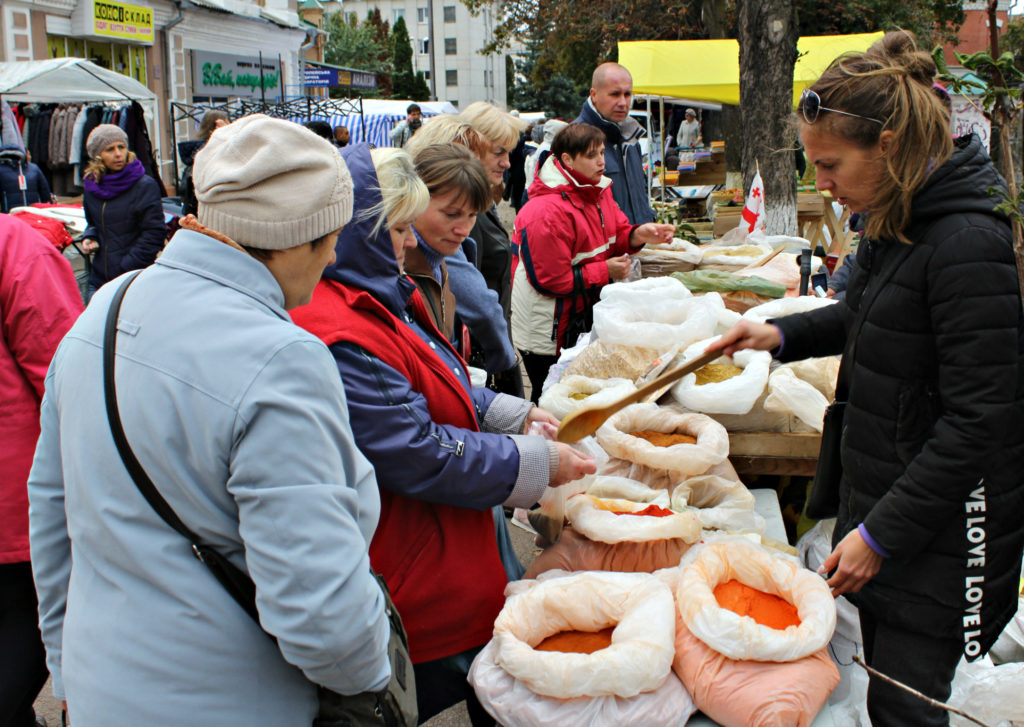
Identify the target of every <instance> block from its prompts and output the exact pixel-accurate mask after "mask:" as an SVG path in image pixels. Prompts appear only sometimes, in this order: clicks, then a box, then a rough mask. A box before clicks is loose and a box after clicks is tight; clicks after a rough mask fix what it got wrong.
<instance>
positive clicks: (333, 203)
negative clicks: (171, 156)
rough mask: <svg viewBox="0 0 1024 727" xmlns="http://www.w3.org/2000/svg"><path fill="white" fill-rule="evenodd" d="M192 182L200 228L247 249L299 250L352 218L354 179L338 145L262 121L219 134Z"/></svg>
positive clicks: (253, 119) (201, 156) (256, 118)
mask: <svg viewBox="0 0 1024 727" xmlns="http://www.w3.org/2000/svg"><path fill="white" fill-rule="evenodd" d="M192 181H193V183H194V184H195V189H196V199H197V200H198V201H199V214H198V215H197V217H198V218H199V222H200V223H202V224H204V225H206V226H207V227H209V228H210V229H211V230H214V231H216V232H220V233H221V234H224V235H227V236H228V237H230V238H231V239H232V240H234V241H235V242H237V243H239V244H240V245H245V246H246V247H255V248H260V249H263V250H285V249H287V248H290V247H296V246H298V245H302V244H303V243H306V242H311V241H313V240H317V239H319V238H321V237H323V236H324V235H327V234H328V233H331V232H333V231H335V230H339V229H341V228H342V227H344V226H345V225H346V224H348V221H349V220H350V219H351V218H352V175H351V174H349V171H348V167H347V166H346V165H345V161H344V160H343V159H342V158H341V155H340V154H338V150H337V149H336V148H335V147H334V144H332V143H331V142H329V141H327V140H325V139H321V138H320V137H319V136H317V135H316V134H314V133H313V132H312V131H310V130H309V129H305V128H303V127H301V126H299V125H298V124H296V123H293V122H291V121H284V120H283V119H274V118H270V117H269V116H264V115H262V114H254V115H252V116H245V117H242V118H241V119H238V120H237V121H234V122H232V123H230V124H228V125H227V126H223V127H221V128H220V129H217V131H215V132H214V133H213V135H211V136H210V140H209V141H208V142H206V146H204V147H203V148H202V150H201V151H200V152H199V153H198V154H197V155H196V161H195V165H194V166H193V169H192Z"/></svg>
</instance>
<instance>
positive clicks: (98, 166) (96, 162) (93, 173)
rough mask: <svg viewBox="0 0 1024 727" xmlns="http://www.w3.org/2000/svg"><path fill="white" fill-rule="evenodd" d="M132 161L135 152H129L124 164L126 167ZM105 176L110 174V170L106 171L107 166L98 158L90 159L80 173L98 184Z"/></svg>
mask: <svg viewBox="0 0 1024 727" xmlns="http://www.w3.org/2000/svg"><path fill="white" fill-rule="evenodd" d="M133 161H135V152H133V151H131V150H129V151H128V154H127V156H125V159H124V164H125V166H128V165H129V164H131V163H132V162H133ZM106 174H110V170H109V169H107V165H106V164H104V163H103V160H102V159H100V158H99V157H93V158H92V159H90V160H89V163H88V164H87V165H86V166H85V171H84V172H82V176H83V177H89V179H91V180H92V181H94V182H99V181H100V180H101V179H103V177H104V175H106Z"/></svg>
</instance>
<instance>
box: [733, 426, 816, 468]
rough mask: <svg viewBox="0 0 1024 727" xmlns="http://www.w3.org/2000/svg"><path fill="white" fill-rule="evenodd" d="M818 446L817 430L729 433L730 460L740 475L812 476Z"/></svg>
mask: <svg viewBox="0 0 1024 727" xmlns="http://www.w3.org/2000/svg"><path fill="white" fill-rule="evenodd" d="M820 449H821V435H820V434H792V433H784V432H778V433H776V432H730V433H729V461H730V462H732V466H733V467H735V468H736V472H737V473H739V474H741V475H800V476H804V477H813V476H814V470H815V468H816V467H817V466H818V451H819V450H820Z"/></svg>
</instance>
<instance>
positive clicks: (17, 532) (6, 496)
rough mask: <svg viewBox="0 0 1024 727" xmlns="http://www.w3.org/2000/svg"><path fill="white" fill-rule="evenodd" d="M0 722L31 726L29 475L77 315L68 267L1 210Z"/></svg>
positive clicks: (39, 659) (34, 654)
mask: <svg viewBox="0 0 1024 727" xmlns="http://www.w3.org/2000/svg"><path fill="white" fill-rule="evenodd" d="M0 270H3V275H2V276H0V311H3V315H2V316H0V334H2V335H0V442H3V451H4V454H3V456H2V457H0V523H2V525H0V684H2V685H3V688H2V689H0V724H4V725H11V727H22V726H23V725H24V726H25V727H29V725H35V723H36V721H35V716H34V714H33V712H32V704H33V702H34V701H35V698H36V695H38V694H39V690H40V689H42V688H43V684H45V683H46V676H47V672H46V661H45V659H46V654H45V652H44V651H43V641H42V637H41V636H40V635H39V612H38V610H37V604H36V590H35V585H34V584H33V581H32V568H31V566H30V564H29V547H28V490H27V487H26V483H27V482H28V472H29V469H30V468H31V467H32V455H33V454H34V453H35V449H36V440H37V439H39V404H40V402H41V401H42V399H43V380H44V379H45V378H46V370H47V368H49V366H50V359H52V358H53V353H54V351H56V350H57V344H58V343H60V340H61V339H62V338H63V337H64V334H65V333H67V332H68V329H70V328H71V324H72V323H74V322H75V319H76V318H78V315H79V314H80V313H81V312H82V298H81V295H80V294H79V292H78V283H77V282H76V281H75V276H74V274H73V273H72V272H71V265H69V264H68V261H67V260H65V259H64V258H63V257H62V256H61V254H60V253H59V252H57V250H56V249H55V248H54V247H53V245H51V244H50V243H49V242H48V241H47V240H46V239H45V238H43V236H42V235H40V234H39V233H38V232H36V231H35V230H33V229H32V228H31V227H29V226H28V225H26V224H25V223H24V222H22V221H21V220H19V219H18V218H16V217H11V216H10V215H2V214H0Z"/></svg>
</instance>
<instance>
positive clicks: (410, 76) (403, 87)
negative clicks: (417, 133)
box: [391, 18, 430, 101]
mask: <svg viewBox="0 0 1024 727" xmlns="http://www.w3.org/2000/svg"><path fill="white" fill-rule="evenodd" d="M391 64H392V68H393V71H392V73H391V87H392V88H391V91H392V95H393V96H394V97H395V98H407V99H411V100H413V101H423V100H425V99H427V98H429V97H430V88H429V87H428V86H427V82H426V80H425V79H424V78H423V74H422V73H414V72H413V70H412V42H411V41H410V40H409V31H408V30H407V29H406V27H405V18H399V19H398V20H396V21H395V27H394V28H392V30H391Z"/></svg>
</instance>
